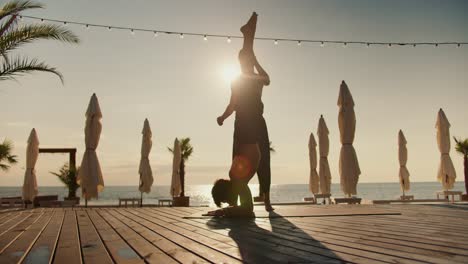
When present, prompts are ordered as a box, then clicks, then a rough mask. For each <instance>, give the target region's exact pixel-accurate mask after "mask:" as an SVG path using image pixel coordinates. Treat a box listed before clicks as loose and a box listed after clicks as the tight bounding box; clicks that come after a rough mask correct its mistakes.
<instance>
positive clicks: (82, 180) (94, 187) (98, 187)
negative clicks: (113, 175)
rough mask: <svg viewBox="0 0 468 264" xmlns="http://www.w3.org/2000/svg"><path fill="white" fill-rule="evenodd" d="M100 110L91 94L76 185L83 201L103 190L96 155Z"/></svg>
mask: <svg viewBox="0 0 468 264" xmlns="http://www.w3.org/2000/svg"><path fill="white" fill-rule="evenodd" d="M101 118H102V113H101V108H100V107H99V102H98V98H97V97H96V94H93V96H92V97H91V100H90V101H89V105H88V110H86V125H85V144H86V151H85V153H84V155H83V160H82V161H81V167H80V170H79V171H78V176H77V179H76V181H77V183H78V184H80V186H81V192H82V197H84V198H85V201H87V200H88V199H91V198H98V193H99V192H101V191H102V189H104V180H103V178H102V171H101V166H100V165H99V160H98V157H97V154H96V148H97V147H98V144H99V138H100V136H101V130H102V124H101Z"/></svg>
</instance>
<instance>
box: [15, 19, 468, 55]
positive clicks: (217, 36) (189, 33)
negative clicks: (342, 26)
mask: <svg viewBox="0 0 468 264" xmlns="http://www.w3.org/2000/svg"><path fill="white" fill-rule="evenodd" d="M24 18H28V19H32V20H38V21H40V22H52V23H61V24H63V25H64V26H67V25H81V26H84V27H86V29H89V28H91V27H94V28H107V29H108V30H109V31H111V30H112V29H117V30H130V32H132V34H134V33H136V32H137V31H140V32H153V34H154V36H155V37H157V36H158V32H163V33H166V34H178V35H179V36H180V38H181V39H183V38H184V35H189V36H200V37H203V39H204V40H207V39H208V37H213V38H227V43H231V40H232V39H233V38H236V39H242V38H243V37H242V36H232V35H223V34H206V33H205V34H203V33H195V32H177V31H165V30H155V29H146V28H131V27H121V26H113V25H105V24H92V23H84V22H76V21H66V20H56V19H50V18H45V17H36V16H23V15H21V16H19V19H20V20H21V21H23V20H24ZM255 39H257V40H269V41H273V43H274V45H278V44H279V42H280V41H281V42H296V43H297V45H298V46H301V44H302V42H307V43H319V44H320V47H324V46H325V43H327V44H342V45H343V47H347V45H348V44H353V45H363V46H365V47H370V45H377V46H385V45H387V46H388V47H391V46H392V44H395V45H397V46H413V47H417V46H428V45H429V46H430V45H432V46H434V47H439V46H442V45H444V46H445V45H452V46H455V45H456V46H455V47H457V48H460V47H461V46H462V45H466V44H468V42H454V41H447V42H391V43H389V42H387V43H385V42H373V41H347V40H325V39H323V40H313V39H302V40H300V39H289V38H269V37H257V38H255Z"/></svg>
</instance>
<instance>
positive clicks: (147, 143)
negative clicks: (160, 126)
mask: <svg viewBox="0 0 468 264" xmlns="http://www.w3.org/2000/svg"><path fill="white" fill-rule="evenodd" d="M142 134H143V139H142V142H141V159H140V166H139V169H138V173H139V174H140V187H139V190H140V192H142V193H143V192H145V193H150V192H151V186H152V185H153V172H152V171H151V165H150V162H149V158H148V156H149V154H150V152H151V147H152V146H153V142H152V140H151V136H152V133H151V128H150V125H149V122H148V119H145V123H144V124H143V131H142Z"/></svg>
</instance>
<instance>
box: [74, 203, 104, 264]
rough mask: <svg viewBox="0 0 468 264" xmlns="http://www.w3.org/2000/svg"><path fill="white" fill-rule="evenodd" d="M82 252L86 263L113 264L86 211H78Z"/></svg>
mask: <svg viewBox="0 0 468 264" xmlns="http://www.w3.org/2000/svg"><path fill="white" fill-rule="evenodd" d="M76 218H77V221H78V230H79V234H80V245H81V252H82V253H83V261H84V262H85V263H102V264H105V263H113V261H112V259H111V257H110V255H109V253H108V252H107V250H106V248H105V247H104V244H103V242H102V240H101V238H100V237H99V234H98V233H97V232H96V229H95V228H94V226H93V223H92V222H91V220H90V219H89V217H88V214H87V213H86V211H85V210H83V211H76Z"/></svg>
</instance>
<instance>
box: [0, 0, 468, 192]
mask: <svg viewBox="0 0 468 264" xmlns="http://www.w3.org/2000/svg"><path fill="white" fill-rule="evenodd" d="M41 2H42V3H44V4H45V5H46V8H45V9H43V10H34V11H30V12H28V13H27V14H29V15H34V16H40V17H45V18H52V19H59V20H60V19H62V20H72V21H80V22H86V23H98V24H111V25H114V26H129V27H140V28H151V29H158V30H161V31H164V30H167V31H185V32H199V33H211V34H227V35H239V34H240V32H239V28H240V26H241V25H243V24H244V23H245V22H246V21H247V19H248V18H249V16H250V14H251V12H252V11H256V12H258V14H259V17H258V25H257V36H258V37H262V36H263V37H274V38H300V39H333V40H354V41H359V40H363V41H382V42H386V41H388V42H400V41H401V42H403V41H407V42H410V41H421V42H423V41H459V42H466V41H468V31H467V30H466V28H468V17H467V16H466V11H467V10H468V2H467V1H463V0H459V1H456V0H447V1H438V0H413V1H405V0H399V1H370V0H356V1H346V0H321V1H311V0H304V1H299V0H297V1H279V0H258V1H217V0H211V1H208V0H200V1H181V0H172V1H123V0H121V1H115V0H101V1H90V0H89V1H87V0H81V1H72V0H61V1H57V0H56V1H41ZM4 3H5V1H1V4H2V5H3V4H4ZM28 21H29V20H26V19H25V20H24V23H27V22H28ZM67 27H69V28H70V29H71V30H73V32H75V33H76V34H77V35H78V36H79V37H80V39H81V43H80V44H79V45H70V44H64V43H59V42H53V41H41V42H38V43H34V44H30V45H27V46H25V47H24V48H22V49H20V50H18V51H17V53H18V54H24V55H27V56H30V57H37V58H39V59H41V60H44V61H46V62H47V63H48V64H50V65H53V66H55V67H57V68H58V69H59V70H60V71H61V72H62V73H63V75H64V77H65V84H64V85H62V84H61V83H60V81H59V80H58V78H56V77H55V76H54V75H50V74H41V73H39V74H33V75H28V76H26V77H21V78H19V79H18V81H17V82H15V81H2V83H1V85H0V98H1V99H2V107H1V108H2V114H1V115H0V140H3V139H4V138H8V139H10V140H12V141H13V142H14V144H15V148H14V154H17V155H18V159H19V163H18V165H16V166H14V167H13V168H12V169H11V170H10V171H9V172H7V173H5V172H0V186H20V185H21V184H22V182H23V178H24V167H25V152H26V141H27V138H28V135H29V133H30V131H31V129H32V128H36V130H37V133H38V136H39V141H40V146H41V147H76V148H77V149H78V155H77V159H78V164H79V163H80V162H81V158H82V155H83V152H84V149H85V145H84V132H83V130H84V125H85V116H84V115H85V112H86V108H87V105H88V102H89V99H90V97H91V95H92V94H93V93H96V94H97V96H98V98H99V102H100V105H101V109H102V113H103V118H102V124H103V130H102V136H101V141H100V143H99V147H98V150H97V152H98V156H99V160H100V163H101V166H102V171H103V174H104V180H105V184H106V185H109V186H111V185H137V184H138V162H139V158H140V146H141V136H142V135H141V130H142V128H143V122H144V119H145V118H148V119H149V121H150V124H151V128H152V131H153V149H152V152H151V154H150V160H151V165H152V167H153V171H154V178H155V183H154V184H155V185H167V184H169V183H170V177H171V162H172V156H171V154H170V153H169V152H168V151H167V146H171V145H172V144H173V141H174V138H175V137H190V138H191V140H192V145H193V146H194V154H193V156H192V157H191V158H190V160H189V162H188V164H187V169H186V170H187V176H186V183H187V184H210V183H212V182H213V181H214V180H215V179H217V178H221V177H227V176H228V169H229V166H230V161H231V150H232V134H233V121H234V120H233V118H232V117H231V118H230V119H228V120H226V121H225V124H224V126H222V127H219V126H218V125H217V124H216V117H217V116H218V115H220V114H221V113H222V111H223V110H224V107H225V106H226V104H227V103H228V100H229V96H230V85H229V81H228V80H226V78H224V74H223V73H224V72H225V71H226V69H230V68H232V67H237V53H238V51H239V49H240V47H241V45H242V43H241V40H236V39H234V40H233V41H232V42H231V43H227V41H226V39H213V38H211V39H209V40H208V41H203V38H202V37H190V36H186V37H185V38H184V39H180V38H179V37H178V36H168V35H162V34H160V35H159V36H158V37H157V38H154V36H153V34H152V33H140V32H137V33H136V34H135V35H131V34H130V32H129V31H119V30H112V31H108V30H107V29H95V28H91V29H88V30H86V29H85V28H83V27H80V26H72V25H68V26H67ZM255 52H256V56H257V59H258V60H259V62H260V63H261V64H262V66H264V68H265V69H266V71H267V72H268V73H269V75H270V78H271V85H270V86H269V87H266V88H265V90H264V92H263V102H264V104H265V114H264V116H265V119H266V120H267V124H268V129H269V133H270V139H271V141H273V145H274V147H275V148H276V150H277V152H276V153H275V154H273V156H272V160H271V166H272V183H273V184H287V183H307V182H308V177H309V161H308V148H307V143H308V138H309V134H310V133H311V132H312V133H314V135H315V136H316V132H317V125H318V120H319V117H320V115H321V114H323V116H324V118H325V121H326V122H327V125H328V128H329V130H330V135H329V136H330V155H329V162H330V167H331V171H332V182H333V183H339V174H338V158H339V151H340V147H341V144H340V142H339V130H338V106H337V99H338V92H339V85H340V83H341V81H342V80H345V81H346V83H347V84H348V86H349V89H350V91H351V93H352V94H353V98H354V101H355V112H356V117H357V127H356V136H355V141H354V146H355V149H356V151H357V155H358V159H359V163H360V166H361V171H362V174H361V176H360V180H359V181H360V182H397V181H398V169H399V164H398V152H397V151H398V146H397V142H398V141H397V140H398V131H399V130H400V129H402V130H403V132H404V133H405V136H406V139H407V141H408V145H407V146H408V152H409V159H408V165H407V167H408V169H409V171H410V174H411V176H410V179H411V181H414V182H416V181H435V180H436V175H437V169H438V163H439V159H440V153H439V151H438V149H437V143H436V130H435V122H436V117H437V112H438V110H439V108H443V109H444V111H445V113H446V115H447V117H448V119H449V121H450V123H451V130H450V132H451V135H454V136H457V137H463V138H466V137H468V122H467V117H468V110H467V108H466V101H467V99H468V94H467V88H468V75H467V74H466V73H467V72H468V71H467V70H468V46H464V47H463V46H462V47H461V48H455V47H439V48H435V47H417V48H413V47H392V48H387V47H370V48H365V47H362V46H353V45H348V47H346V48H344V47H343V46H342V45H326V46H325V47H323V48H321V47H320V45H319V44H307V43H303V44H302V45H301V46H300V47H299V46H297V45H296V44H295V43H283V42H280V43H279V44H278V45H274V43H273V42H271V41H256V42H255ZM451 156H452V159H453V161H454V164H455V167H456V171H457V180H458V181H461V180H462V179H463V174H462V173H463V171H462V170H463V166H462V158H461V156H459V155H457V154H456V153H455V151H454V150H453V149H452V152H451ZM66 161H68V157H67V156H66V155H60V154H58V155H57V154H56V155H51V154H41V155H40V156H39V160H38V162H37V166H36V169H37V181H38V184H39V185H40V186H51V185H60V182H59V181H58V180H57V179H56V178H55V176H53V175H51V174H50V173H49V172H50V171H56V170H58V169H59V167H60V166H61V165H62V164H64V162H66ZM253 182H256V179H254V180H253Z"/></svg>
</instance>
